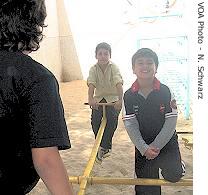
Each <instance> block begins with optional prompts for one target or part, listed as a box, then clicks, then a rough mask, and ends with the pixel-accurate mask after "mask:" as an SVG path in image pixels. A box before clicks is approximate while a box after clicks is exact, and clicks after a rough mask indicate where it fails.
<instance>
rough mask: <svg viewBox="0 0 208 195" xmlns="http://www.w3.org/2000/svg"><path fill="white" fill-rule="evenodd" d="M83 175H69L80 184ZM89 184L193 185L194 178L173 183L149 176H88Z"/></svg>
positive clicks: (70, 178)
mask: <svg viewBox="0 0 208 195" xmlns="http://www.w3.org/2000/svg"><path fill="white" fill-rule="evenodd" d="M82 179H83V176H79V177H69V180H70V182H71V183H75V184H79V182H80V181H81V180H82ZM86 179H87V183H88V184H91V185H93V184H109V185H146V186H148V185H154V186H193V179H181V180H180V181H178V182H176V183H171V182H169V181H166V180H164V179H147V178H138V179H132V178H120V177H119V178H115V177H113V178H107V177H88V178H86Z"/></svg>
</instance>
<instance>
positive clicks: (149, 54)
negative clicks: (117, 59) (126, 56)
mask: <svg viewBox="0 0 208 195" xmlns="http://www.w3.org/2000/svg"><path fill="white" fill-rule="evenodd" d="M140 57H145V58H151V59H152V60H153V61H154V63H155V65H156V68H158V64H159V60H158V56H157V54H156V53H155V52H154V51H152V50H151V49H149V48H141V49H139V50H138V51H137V52H136V53H135V54H134V55H133V56H132V67H134V65H135V61H136V59H137V58H140Z"/></svg>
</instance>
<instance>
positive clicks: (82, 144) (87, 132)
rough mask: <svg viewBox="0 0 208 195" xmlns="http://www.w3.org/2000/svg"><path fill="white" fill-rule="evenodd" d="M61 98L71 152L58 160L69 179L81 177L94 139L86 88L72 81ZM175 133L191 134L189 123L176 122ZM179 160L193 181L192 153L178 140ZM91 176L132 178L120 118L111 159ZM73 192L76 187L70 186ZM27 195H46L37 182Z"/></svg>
mask: <svg viewBox="0 0 208 195" xmlns="http://www.w3.org/2000/svg"><path fill="white" fill-rule="evenodd" d="M60 94H61V97H62V101H63V104H64V109H65V118H66V122H67V125H68V129H69V135H70V139H71V143H72V148H71V149H70V150H67V151H61V156H62V158H63V160H64V163H65V165H66V168H67V171H68V173H69V175H70V176H79V175H82V174H83V171H84V168H85V166H86V164H87V161H88V158H89V155H90V152H91V149H92V147H93V144H94V135H93V132H92V130H91V126H90V113H91V110H90V109H89V107H88V106H85V105H83V103H84V102H86V101H87V86H86V82H85V81H72V82H68V83H61V84H60ZM177 131H192V120H184V119H183V117H182V116H180V117H179V119H178V124H177ZM179 143H180V149H181V154H182V159H183V160H184V161H185V163H186V175H185V177H184V178H189V179H190V178H192V177H193V171H192V168H193V163H192V151H191V150H189V149H187V148H186V147H185V146H184V144H183V141H182V140H181V136H179ZM92 176H106V177H130V178H133V177H134V146H133V144H132V143H131V141H130V139H129V137H128V135H127V133H126V131H125V129H124V126H123V123H122V121H121V116H120V118H119V126H118V129H117V130H116V132H115V135H114V138H113V151H112V155H111V156H110V157H109V158H107V159H105V160H104V161H103V163H102V165H98V164H95V165H94V168H93V171H92ZM73 188H74V191H75V192H76V194H77V192H78V190H79V186H78V185H77V184H73ZM29 194H30V195H48V194H49V192H48V191H47V189H46V187H45V185H44V184H43V182H42V181H41V180H40V181H39V183H38V185H37V186H36V187H35V188H34V189H33V190H32V191H31V192H30V193H29ZM133 194H134V187H133V186H126V185H92V186H87V190H86V195H133ZM162 194H164V195H191V194H193V191H192V187H162Z"/></svg>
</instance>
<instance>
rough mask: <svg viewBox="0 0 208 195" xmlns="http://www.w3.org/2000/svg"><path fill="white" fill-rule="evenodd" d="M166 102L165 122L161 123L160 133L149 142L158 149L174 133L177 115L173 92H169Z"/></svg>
mask: <svg viewBox="0 0 208 195" xmlns="http://www.w3.org/2000/svg"><path fill="white" fill-rule="evenodd" d="M166 104H167V105H166V113H165V123H164V124H163V127H162V129H161V130H160V133H159V134H158V135H157V136H156V138H155V139H154V141H153V142H152V143H151V144H150V145H152V146H154V147H156V148H159V149H160V150H161V149H162V148H163V147H164V146H165V145H166V144H167V143H168V142H169V141H170V139H171V138H172V136H173V135H174V133H175V128H176V123H177V116H178V111H177V105H176V100H175V97H174V95H173V93H171V92H170V95H169V98H168V100H167V103H166Z"/></svg>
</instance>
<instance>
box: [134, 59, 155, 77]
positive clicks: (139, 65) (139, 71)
mask: <svg viewBox="0 0 208 195" xmlns="http://www.w3.org/2000/svg"><path fill="white" fill-rule="evenodd" d="M156 72H157V68H156V65H155V62H154V61H153V59H152V58H148V57H139V58H137V59H136V61H135V64H134V67H133V73H134V74H135V75H136V76H137V78H140V79H151V78H154V77H155V74H156Z"/></svg>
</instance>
